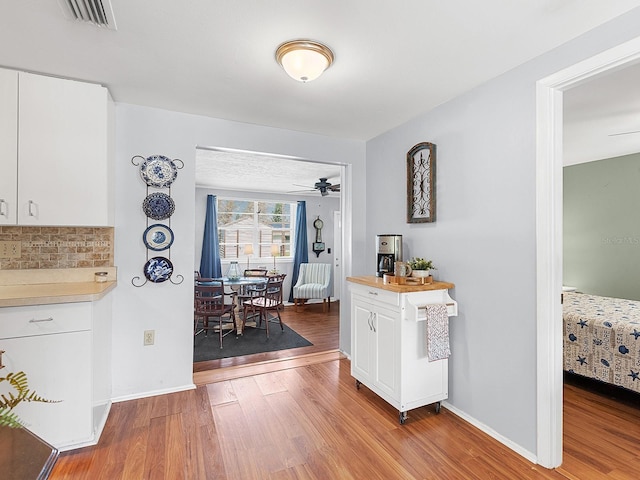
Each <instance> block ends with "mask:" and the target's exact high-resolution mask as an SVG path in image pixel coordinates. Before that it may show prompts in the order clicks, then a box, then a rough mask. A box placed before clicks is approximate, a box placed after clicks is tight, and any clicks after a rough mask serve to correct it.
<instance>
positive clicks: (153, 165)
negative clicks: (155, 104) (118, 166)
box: [140, 155, 178, 188]
mask: <svg viewBox="0 0 640 480" xmlns="http://www.w3.org/2000/svg"><path fill="white" fill-rule="evenodd" d="M140 175H141V176H142V179H143V180H144V181H145V182H146V183H147V185H149V186H150V187H157V188H163V187H169V186H171V184H172V183H173V181H174V180H175V179H176V177H177V176H178V168H177V167H176V164H175V163H173V160H171V159H170V158H167V157H165V156H163V155H153V156H151V157H147V159H146V160H145V161H144V162H142V164H141V165H140Z"/></svg>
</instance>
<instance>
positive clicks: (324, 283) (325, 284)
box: [293, 263, 333, 312]
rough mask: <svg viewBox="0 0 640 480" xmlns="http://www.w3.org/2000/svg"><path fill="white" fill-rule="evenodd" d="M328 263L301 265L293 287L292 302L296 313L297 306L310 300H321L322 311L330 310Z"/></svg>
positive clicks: (330, 285) (329, 269) (329, 272)
mask: <svg viewBox="0 0 640 480" xmlns="http://www.w3.org/2000/svg"><path fill="white" fill-rule="evenodd" d="M332 269H333V266H332V265H331V264H330V263H302V264H300V271H299V273H298V281H297V282H296V284H295V285H294V286H293V302H294V304H295V308H296V312H297V311H298V305H303V304H304V303H306V301H307V300H309V299H312V298H317V299H320V298H321V299H322V311H323V312H326V311H327V310H328V309H329V308H331V293H332V292H331V290H332V286H333V285H332V282H331V271H332Z"/></svg>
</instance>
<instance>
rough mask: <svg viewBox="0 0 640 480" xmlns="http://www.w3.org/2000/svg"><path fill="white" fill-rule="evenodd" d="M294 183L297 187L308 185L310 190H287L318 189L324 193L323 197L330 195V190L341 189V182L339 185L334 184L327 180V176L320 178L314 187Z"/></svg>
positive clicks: (312, 190) (298, 191)
mask: <svg viewBox="0 0 640 480" xmlns="http://www.w3.org/2000/svg"><path fill="white" fill-rule="evenodd" d="M294 185H296V186H297V187H306V188H308V190H297V191H294V192H287V193H301V192H314V191H316V190H318V191H319V192H320V195H322V196H323V197H326V196H327V195H329V192H339V191H340V184H339V183H338V184H337V185H333V184H332V183H330V182H327V179H326V178H320V181H319V182H316V183H315V184H314V186H313V187H307V186H306V185H298V184H294Z"/></svg>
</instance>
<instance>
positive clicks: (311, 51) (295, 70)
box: [276, 40, 333, 82]
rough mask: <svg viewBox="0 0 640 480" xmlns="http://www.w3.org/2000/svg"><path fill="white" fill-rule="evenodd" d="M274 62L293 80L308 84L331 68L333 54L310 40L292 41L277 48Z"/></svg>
mask: <svg viewBox="0 0 640 480" xmlns="http://www.w3.org/2000/svg"><path fill="white" fill-rule="evenodd" d="M276 61H277V62H278V63H279V64H280V65H282V68H284V71H285V72H287V74H288V75H289V76H290V77H291V78H293V79H294V80H298V81H299V82H310V81H311V80H315V79H316V78H318V77H319V76H320V75H322V72H324V71H325V70H326V69H327V68H329V67H330V66H331V64H332V63H333V52H332V51H331V49H330V48H329V47H327V46H326V45H323V44H321V43H318V42H314V41H312V40H292V41H290V42H284V43H283V44H282V45H280V46H279V47H278V49H277V50H276Z"/></svg>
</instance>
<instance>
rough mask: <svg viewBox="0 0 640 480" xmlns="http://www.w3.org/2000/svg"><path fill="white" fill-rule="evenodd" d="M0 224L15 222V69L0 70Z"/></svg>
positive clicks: (16, 142)
mask: <svg viewBox="0 0 640 480" xmlns="http://www.w3.org/2000/svg"><path fill="white" fill-rule="evenodd" d="M0 168H1V171H2V173H1V174H0V225H7V224H14V225H15V223H16V215H17V212H18V209H17V204H16V202H17V199H18V191H17V183H16V182H17V176H18V72H15V71H12V70H3V69H0Z"/></svg>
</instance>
